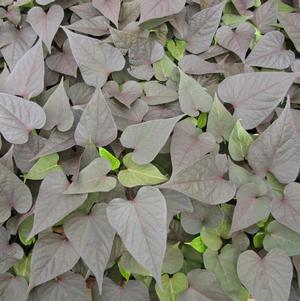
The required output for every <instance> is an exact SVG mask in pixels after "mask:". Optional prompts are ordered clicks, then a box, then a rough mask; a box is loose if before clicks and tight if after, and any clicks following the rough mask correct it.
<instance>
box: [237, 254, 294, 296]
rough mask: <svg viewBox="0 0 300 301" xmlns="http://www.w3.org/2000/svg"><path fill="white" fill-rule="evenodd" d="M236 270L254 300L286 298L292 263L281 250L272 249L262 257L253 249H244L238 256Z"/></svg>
mask: <svg viewBox="0 0 300 301" xmlns="http://www.w3.org/2000/svg"><path fill="white" fill-rule="evenodd" d="M237 271H238V275H239V278H240V279H241V281H242V283H243V284H244V285H245V287H246V288H247V289H248V290H249V292H250V293H251V294H252V295H253V297H254V298H255V300H257V301H263V300H274V301H286V300H288V298H289V294H290V287H291V282H292V278H293V265H292V263H291V260H290V258H289V257H288V256H287V254H286V253H285V252H283V251H282V250H279V249H273V250H271V251H270V252H269V253H268V254H267V255H266V256H265V257H263V258H261V257H260V256H259V255H257V254H256V253H255V252H254V251H246V252H244V253H243V254H241V255H240V257H239V260H238V265H237Z"/></svg>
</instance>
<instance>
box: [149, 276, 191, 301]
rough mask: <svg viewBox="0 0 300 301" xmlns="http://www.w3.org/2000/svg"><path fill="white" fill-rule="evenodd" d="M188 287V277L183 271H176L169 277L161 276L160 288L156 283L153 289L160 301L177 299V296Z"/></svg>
mask: <svg viewBox="0 0 300 301" xmlns="http://www.w3.org/2000/svg"><path fill="white" fill-rule="evenodd" d="M187 288H188V279H187V277H186V276H185V275H184V274H183V273H177V274H175V275H173V277H172V278H170V277H169V276H168V275H167V274H165V275H163V276H162V289H161V288H160V287H159V286H158V285H157V284H156V285H155V290H156V293H157V295H158V297H159V300H161V301H173V300H177V297H178V296H179V295H180V294H181V293H182V292H183V291H185V290H186V289H187Z"/></svg>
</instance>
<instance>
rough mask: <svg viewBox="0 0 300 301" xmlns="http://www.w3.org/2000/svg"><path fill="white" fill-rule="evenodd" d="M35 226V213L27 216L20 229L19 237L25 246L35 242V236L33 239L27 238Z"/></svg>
mask: <svg viewBox="0 0 300 301" xmlns="http://www.w3.org/2000/svg"><path fill="white" fill-rule="evenodd" d="M32 226H33V214H32V215H30V216H29V217H28V218H26V219H25V220H24V221H23V222H22V223H21V225H20V226H19V229H18V235H19V239H20V241H21V242H22V244H23V245H25V246H30V245H32V244H34V243H35V241H36V239H35V238H34V237H33V238H32V239H29V240H27V237H28V236H29V234H30V232H31V230H32Z"/></svg>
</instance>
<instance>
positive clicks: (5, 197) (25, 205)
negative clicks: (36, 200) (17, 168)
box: [0, 165, 32, 223]
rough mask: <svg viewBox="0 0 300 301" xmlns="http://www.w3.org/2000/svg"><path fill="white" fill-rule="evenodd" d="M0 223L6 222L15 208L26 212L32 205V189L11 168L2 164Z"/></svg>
mask: <svg viewBox="0 0 300 301" xmlns="http://www.w3.org/2000/svg"><path fill="white" fill-rule="evenodd" d="M0 167H1V168H0V191H1V195H0V208H1V209H0V212H1V214H0V223H3V222H5V221H6V220H7V219H8V218H9V217H10V215H11V209H12V208H14V209H15V210H16V211H17V212H19V213H26V212H27V211H29V209H30V208H31V205H32V196H31V192H30V189H29V188H28V187H27V186H26V185H25V184H24V183H23V182H22V181H21V180H20V179H19V178H18V177H17V176H16V175H15V174H14V173H12V172H11V171H10V170H9V169H7V168H6V167H5V166H3V165H1V166H0Z"/></svg>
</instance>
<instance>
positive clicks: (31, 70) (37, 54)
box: [5, 41, 45, 99]
mask: <svg viewBox="0 0 300 301" xmlns="http://www.w3.org/2000/svg"><path fill="white" fill-rule="evenodd" d="M44 75H45V67H44V55H43V49H42V43H41V42H40V41H38V42H37V43H36V44H35V45H34V46H33V47H32V48H31V49H29V50H28V51H27V52H26V53H25V54H24V55H23V56H22V58H21V59H20V60H19V61H18V62H17V63H16V65H15V67H14V68H13V70H12V72H11V74H10V75H9V77H8V79H7V81H6V86H5V91H6V92H7V93H10V94H14V95H18V96H22V97H24V98H27V99H30V98H32V97H35V96H37V95H39V94H40V93H41V92H42V91H43V89H44Z"/></svg>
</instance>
